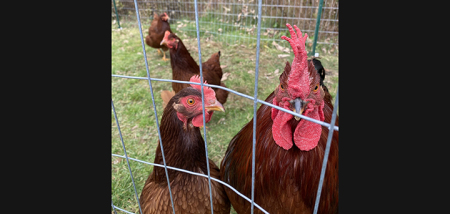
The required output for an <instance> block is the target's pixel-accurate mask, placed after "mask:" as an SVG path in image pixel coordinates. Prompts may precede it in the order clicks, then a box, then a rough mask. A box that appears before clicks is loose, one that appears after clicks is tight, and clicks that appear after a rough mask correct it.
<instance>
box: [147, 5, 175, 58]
mask: <svg viewBox="0 0 450 214" xmlns="http://www.w3.org/2000/svg"><path fill="white" fill-rule="evenodd" d="M169 19H170V17H169V16H168V15H167V13H163V14H161V15H159V16H158V14H157V13H155V14H154V16H153V21H152V23H151V24H150V28H149V29H148V35H147V36H146V37H145V43H146V44H147V45H148V46H150V47H152V48H156V49H157V50H158V53H162V54H163V60H164V61H167V60H168V59H167V58H166V53H165V52H166V51H167V47H166V46H163V45H161V40H162V39H163V38H164V32H166V31H169V32H172V30H170V25H169V22H168V21H169ZM160 48H161V49H162V50H163V51H162V52H161V51H160V50H159V49H160Z"/></svg>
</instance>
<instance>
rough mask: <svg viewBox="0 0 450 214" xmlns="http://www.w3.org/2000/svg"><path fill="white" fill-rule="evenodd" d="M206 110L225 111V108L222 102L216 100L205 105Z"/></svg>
mask: <svg viewBox="0 0 450 214" xmlns="http://www.w3.org/2000/svg"><path fill="white" fill-rule="evenodd" d="M205 109H206V110H209V111H223V112H225V109H224V108H223V106H222V104H221V103H220V102H219V101H217V100H216V103H214V104H212V105H209V106H205Z"/></svg>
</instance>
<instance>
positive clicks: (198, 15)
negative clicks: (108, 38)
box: [111, 0, 339, 214]
mask: <svg viewBox="0 0 450 214" xmlns="http://www.w3.org/2000/svg"><path fill="white" fill-rule="evenodd" d="M319 2H320V4H319ZM111 5H112V15H111V19H112V21H113V24H115V23H117V26H118V28H121V24H122V25H123V24H130V25H132V26H135V25H137V27H138V28H139V33H140V39H141V44H142V51H143V56H144V60H145V66H146V72H147V77H139V76H127V75H117V74H112V77H114V78H125V79H138V80H147V81H148V84H149V87H150V94H151V98H152V104H153V111H154V114H155V122H156V129H157V132H158V138H159V141H160V146H161V152H162V157H163V162H164V164H163V165H160V164H155V163H150V162H146V161H142V160H139V159H136V158H133V157H129V156H128V155H127V151H126V147H125V142H124V139H123V137H122V132H121V129H120V123H119V119H118V117H117V113H116V109H115V106H114V101H113V100H111V107H112V111H113V115H114V119H115V122H116V125H117V130H118V133H119V136H120V141H121V144H122V148H123V152H124V155H119V154H112V156H113V157H118V158H121V159H125V160H126V163H127V169H126V170H128V172H129V175H130V179H131V180H130V182H131V183H132V185H133V188H134V197H135V199H136V202H137V207H136V208H138V210H139V213H141V214H142V209H141V207H140V203H139V196H138V189H137V188H136V184H135V179H134V177H133V173H132V168H131V165H130V160H132V161H134V162H137V163H142V164H145V166H147V165H152V166H154V167H162V168H165V173H166V178H167V181H168V183H169V177H168V174H167V169H172V170H177V171H180V172H184V173H188V174H193V175H197V176H202V177H205V178H207V179H208V181H209V190H211V180H213V181H214V182H219V183H221V184H223V185H224V186H227V187H228V188H230V189H231V190H233V191H234V192H236V193H237V194H238V195H240V196H241V197H243V198H244V199H246V200H247V201H248V202H250V203H251V213H253V211H254V207H257V208H258V209H259V210H261V211H262V212H264V213H268V212H267V211H265V210H264V208H263V207H261V206H260V205H258V204H256V203H255V202H254V180H255V171H254V168H255V143H256V133H255V130H256V126H257V120H256V117H253V154H252V191H251V193H252V194H251V198H248V197H246V196H245V195H243V194H242V193H240V192H239V191H237V190H236V189H234V188H233V187H232V186H230V185H229V184H227V183H225V182H222V181H221V180H218V179H215V178H212V177H210V174H209V166H208V174H207V175H204V174H200V173H195V172H191V171H188V170H183V169H179V168H175V167H171V166H168V165H166V161H165V157H164V149H163V146H162V140H161V133H160V127H159V123H158V113H157V109H156V104H155V95H154V91H153V87H152V81H159V82H177V83H189V84H195V85H201V86H208V87H212V88H220V89H223V90H226V91H229V92H230V93H233V94H236V95H238V96H241V97H245V98H247V99H249V100H252V101H253V115H256V111H257V109H258V105H257V104H258V103H260V104H262V105H268V106H270V107H272V108H276V109H278V110H280V111H283V112H287V113H289V114H292V115H294V116H297V117H300V118H302V119H305V120H308V121H311V122H314V123H317V124H320V125H322V126H324V127H326V128H328V129H331V130H335V131H339V127H337V126H335V125H334V124H335V121H336V115H337V109H338V100H339V99H338V95H339V85H337V91H336V95H335V97H334V100H335V103H334V109H333V114H332V119H331V121H330V123H326V122H322V121H318V120H315V119H312V118H309V117H306V116H303V115H300V114H297V113H294V112H292V111H288V110H286V109H284V108H281V107H278V106H275V105H273V104H272V103H268V102H265V101H264V100H260V99H258V98H257V95H258V72H259V54H260V45H264V44H267V45H272V46H275V47H280V46H281V47H285V48H286V47H288V48H290V45H289V44H288V43H287V42H282V40H281V39H280V37H281V35H286V34H285V32H288V30H287V28H286V27H285V24H286V23H290V24H291V25H292V26H293V25H297V26H298V27H299V28H300V29H301V31H302V33H303V34H304V33H308V37H310V38H308V40H307V41H306V43H307V44H308V45H306V48H307V52H308V53H310V52H314V50H315V51H316V53H321V54H322V53H323V54H334V55H338V13H339V7H338V3H337V1H335V0H321V1H320V0H305V1H304V0H264V1H262V0H258V1H256V0H229V1H227V0H224V1H218V0H210V1H197V0H187V1H183V2H181V1H175V0H168V1H150V0H148V1H136V0H112V3H111ZM320 7H322V12H320V11H318V10H319V8H320ZM153 12H157V13H158V14H159V13H160V12H168V14H169V16H170V18H171V19H170V25H171V28H172V30H173V29H176V31H177V32H178V34H179V33H183V35H184V36H191V37H194V38H195V37H196V39H197V44H198V52H197V53H196V54H198V57H199V62H203V61H204V60H202V54H201V43H200V38H201V37H207V38H208V39H210V40H216V41H220V42H222V43H225V44H228V45H230V44H240V43H248V42H252V41H254V42H256V62H255V85H254V96H253V97H252V96H249V95H247V94H243V93H240V92H238V91H235V90H233V89H230V88H225V87H221V86H217V85H209V84H204V83H203V82H201V83H194V82H187V81H178V80H171V79H160V78H151V75H150V71H149V66H148V60H147V54H146V48H145V46H146V45H145V43H144V38H145V36H146V32H147V29H148V27H149V23H150V22H151V20H152V19H153ZM299 14H301V15H299ZM318 15H319V16H320V15H321V18H320V21H318V19H317V16H318ZM258 17H261V19H259V18H258ZM192 19H194V20H192ZM316 22H317V23H316ZM314 23H316V24H319V23H320V29H319V30H317V31H315V28H316V24H314ZM200 25H201V27H200ZM144 32H145V33H144ZM316 32H317V37H316V38H314V37H315V35H314V34H315V33H316ZM287 35H289V34H287ZM311 38H312V39H311ZM314 40H315V41H317V46H316V45H313V43H315V42H314ZM308 48H309V49H308ZM279 50H282V49H279ZM191 54H195V52H191ZM199 67H200V78H201V79H202V78H203V74H202V65H201V63H199ZM168 69H169V70H170V71H171V68H170V67H169V68H168ZM201 94H202V107H203V138H204V140H205V151H206V157H205V158H206V163H207V164H209V163H208V158H209V157H208V147H207V145H208V144H207V137H206V135H207V131H206V124H205V116H204V115H205V112H204V111H205V108H204V97H203V96H204V93H203V87H202V90H201ZM230 95H231V94H230ZM119 102H120V101H119ZM332 135H333V131H330V132H329V135H328V140H327V145H326V150H325V154H324V159H323V163H322V169H321V174H320V181H319V187H318V189H317V197H316V202H315V206H314V214H316V213H317V211H318V204H319V202H320V193H321V190H322V184H323V179H324V174H325V169H326V165H327V161H328V154H329V150H330V144H331V138H332ZM147 176H148V175H147ZM141 182H145V180H144V181H142V180H141ZM168 188H169V192H170V199H171V202H170V203H172V207H174V206H173V205H174V201H173V198H172V192H171V190H170V185H168ZM209 193H210V202H211V213H213V204H212V195H211V191H210V192H209ZM129 200H130V199H129ZM111 207H112V211H113V213H117V210H119V211H122V212H125V213H133V212H130V211H128V210H125V209H123V208H120V207H118V206H115V205H114V201H113V200H111ZM173 213H174V214H175V210H174V209H173Z"/></svg>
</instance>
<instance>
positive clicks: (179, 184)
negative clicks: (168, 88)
mask: <svg viewBox="0 0 450 214" xmlns="http://www.w3.org/2000/svg"><path fill="white" fill-rule="evenodd" d="M190 81H191V82H197V83H200V78H199V77H198V76H194V77H192V78H191V79H190ZM200 91H201V86H200V85H191V87H187V88H184V89H182V90H181V91H179V92H178V93H177V94H175V96H173V97H172V98H171V99H170V101H169V103H168V105H167V106H166V107H165V108H164V113H163V115H162V118H161V126H160V130H161V140H162V144H163V148H164V155H165V160H166V164H167V166H171V167H176V168H180V169H184V170H189V171H192V172H196V173H201V174H204V175H207V174H208V168H207V165H206V164H207V163H206V153H205V141H204V140H203V137H202V135H201V133H200V129H199V127H201V126H203V113H202V95H201V92H200ZM203 91H204V95H205V96H204V98H205V114H206V115H205V122H206V123H207V122H209V121H210V120H211V116H212V114H213V111H225V110H224V108H223V106H222V104H221V103H220V102H218V101H217V99H216V97H215V92H214V90H212V89H211V88H210V87H206V86H203ZM208 160H209V170H210V175H211V177H212V178H216V179H220V178H219V168H218V167H217V165H216V164H215V163H214V162H213V161H212V160H211V159H208ZM154 163H156V164H163V159H162V153H161V147H160V144H159V142H158V147H157V149H156V155H155V160H154ZM167 172H168V175H169V179H170V188H171V191H172V197H173V203H174V205H175V213H200V214H203V213H204V214H207V213H211V202H210V194H209V182H208V178H205V177H201V176H197V175H192V174H188V173H185V172H180V171H176V170H171V169H167ZM211 191H212V197H213V211H214V213H218V214H225V213H226V214H229V213H230V201H229V200H228V198H227V195H226V194H225V190H224V188H223V185H222V184H220V183H218V182H216V181H213V180H211ZM169 194H170V193H169V188H168V186H167V178H166V173H165V170H164V168H161V167H154V168H153V172H152V173H151V174H150V176H149V177H148V179H147V181H146V182H145V185H144V188H143V189H142V193H141V196H140V199H139V200H140V203H141V208H142V211H143V213H144V214H153V213H168V214H169V213H173V211H172V203H171V201H170V195H169Z"/></svg>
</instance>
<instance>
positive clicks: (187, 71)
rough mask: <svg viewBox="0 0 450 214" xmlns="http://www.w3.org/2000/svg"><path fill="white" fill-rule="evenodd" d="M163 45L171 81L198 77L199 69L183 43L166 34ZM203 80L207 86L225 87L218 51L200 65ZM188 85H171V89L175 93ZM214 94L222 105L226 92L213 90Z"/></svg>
mask: <svg viewBox="0 0 450 214" xmlns="http://www.w3.org/2000/svg"><path fill="white" fill-rule="evenodd" d="M164 42H165V45H166V46H168V47H169V49H170V50H169V52H170V65H171V66H172V79H174V80H182V81H189V78H191V77H192V76H193V75H200V67H199V65H198V64H197V62H195V60H194V59H193V58H192V56H191V54H190V53H189V51H188V50H187V49H186V46H184V44H183V41H182V40H181V39H180V38H179V37H178V36H176V35H175V34H173V33H170V34H169V33H166V36H165V38H164ZM202 70H203V79H204V80H206V81H207V82H208V84H212V85H219V86H223V87H226V86H225V84H224V83H223V82H221V79H222V68H220V51H219V52H217V53H214V54H213V55H212V56H211V57H210V58H209V59H208V60H207V61H206V62H204V63H202ZM188 86H189V85H188V84H183V83H174V82H173V83H172V88H173V90H174V91H175V93H177V92H178V91H180V90H181V89H183V88H186V87H188ZM213 89H214V91H215V92H216V97H217V100H218V101H219V102H220V103H222V104H224V103H225V102H226V101H227V97H228V91H225V90H222V89H218V88H213Z"/></svg>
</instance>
